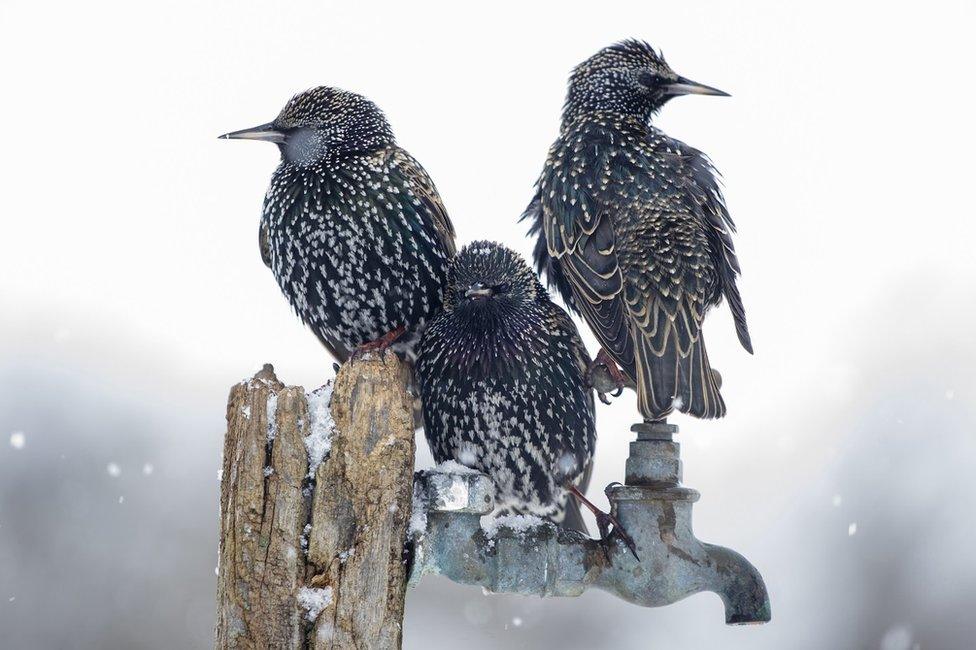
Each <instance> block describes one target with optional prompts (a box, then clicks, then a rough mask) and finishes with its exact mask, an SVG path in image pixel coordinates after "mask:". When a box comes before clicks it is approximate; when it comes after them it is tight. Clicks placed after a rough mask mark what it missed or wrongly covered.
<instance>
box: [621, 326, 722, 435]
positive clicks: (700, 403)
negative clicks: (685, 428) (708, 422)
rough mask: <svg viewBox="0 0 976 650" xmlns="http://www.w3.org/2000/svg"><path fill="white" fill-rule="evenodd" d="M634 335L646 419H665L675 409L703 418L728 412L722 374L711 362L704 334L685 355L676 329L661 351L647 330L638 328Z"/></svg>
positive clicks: (639, 390) (639, 396)
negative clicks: (720, 387)
mask: <svg viewBox="0 0 976 650" xmlns="http://www.w3.org/2000/svg"><path fill="white" fill-rule="evenodd" d="M634 338H635V339H636V341H635V349H636V351H637V354H636V360H637V370H638V373H637V374H638V381H637V406H638V408H639V409H640V412H641V415H642V416H643V417H644V418H645V419H647V420H661V419H663V418H665V417H667V416H668V415H669V414H670V413H671V412H672V411H673V410H674V409H678V410H679V411H681V412H682V413H687V414H688V415H691V416H693V417H696V418H703V419H710V418H720V417H722V416H724V415H725V402H724V400H723V399H722V395H721V393H720V392H719V384H718V376H717V375H716V374H715V373H713V372H712V369H711V366H710V365H709V363H708V354H707V353H706V351H705V341H704V339H703V338H702V337H701V336H699V338H698V340H697V341H693V342H692V343H691V347H690V349H689V351H688V354H687V355H685V356H681V355H680V353H679V350H678V344H677V343H678V342H677V339H676V338H675V334H674V333H672V334H671V337H670V340H669V341H667V343H666V344H665V346H664V350H663V351H662V352H661V353H660V354H658V353H656V352H655V351H654V349H653V345H652V344H651V340H650V339H649V338H648V337H646V336H644V335H643V333H641V332H637V333H636V335H635V337H634Z"/></svg>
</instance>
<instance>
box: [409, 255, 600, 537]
mask: <svg viewBox="0 0 976 650" xmlns="http://www.w3.org/2000/svg"><path fill="white" fill-rule="evenodd" d="M482 287H483V288H482ZM481 293H484V294H485V295H484V296H481V295H479V294H481ZM589 362H590V359H589V355H588V354H587V352H586V348H585V347H584V346H583V343H582V341H581V340H580V337H579V332H578V331H577V329H576V326H575V325H574V324H573V322H572V320H571V319H570V318H569V316H568V314H566V312H565V311H563V310H562V309H561V308H560V307H559V306H557V305H556V304H554V303H553V302H552V300H551V299H550V297H549V294H548V292H547V291H546V290H545V288H544V287H543V286H542V285H541V283H540V282H539V280H538V278H537V276H536V275H535V273H534V272H533V271H532V269H531V268H530V267H529V265H528V264H527V263H526V262H525V261H524V260H523V259H522V258H521V257H520V256H519V255H518V254H517V253H514V252H513V251H511V250H509V249H507V248H505V247H503V246H500V245H498V244H494V243H491V242H475V243H472V244H469V245H468V246H466V247H465V248H464V249H463V250H462V251H461V252H460V253H458V256H457V258H456V259H455V262H454V264H453V265H452V268H451V272H450V281H449V288H448V291H447V294H446V297H445V301H444V311H443V313H441V314H439V315H438V316H437V317H436V318H434V319H433V320H432V321H431V323H430V325H429V327H428V328H427V330H426V332H425V333H424V335H423V337H422V338H421V341H420V344H419V346H418V359H417V376H418V379H419V383H420V387H421V397H422V401H423V409H424V422H425V432H426V436H427V442H428V443H429V444H430V448H431V451H432V452H433V455H434V458H435V460H437V461H438V462H443V461H446V460H454V461H457V462H460V463H461V464H464V465H467V466H469V467H472V468H474V469H478V470H480V471H482V472H484V473H486V474H487V475H488V476H490V477H491V478H492V479H493V480H494V481H495V484H496V486H497V502H498V508H497V509H496V514H499V515H500V514H508V513H512V514H533V515H537V516H541V517H546V518H549V519H551V520H553V521H556V522H561V521H563V520H564V517H565V519H566V525H571V526H573V527H575V528H582V527H583V526H582V520H581V519H580V517H579V509H578V505H577V504H576V502H575V501H573V500H568V499H567V494H568V493H567V491H566V490H565V489H564V488H563V486H564V485H566V483H567V481H568V482H571V483H572V484H574V485H577V486H579V487H580V488H581V489H583V490H585V487H586V486H585V483H586V482H587V481H588V473H589V467H590V461H591V459H592V455H593V449H594V444H595V438H596V432H595V425H594V411H593V394H592V391H591V390H590V389H589V388H588V387H587V385H586V380H585V373H586V369H587V367H588V365H589Z"/></svg>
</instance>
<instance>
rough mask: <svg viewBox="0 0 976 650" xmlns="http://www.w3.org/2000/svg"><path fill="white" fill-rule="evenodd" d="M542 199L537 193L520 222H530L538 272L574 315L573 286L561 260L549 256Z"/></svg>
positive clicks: (533, 253)
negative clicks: (543, 224) (543, 221)
mask: <svg viewBox="0 0 976 650" xmlns="http://www.w3.org/2000/svg"><path fill="white" fill-rule="evenodd" d="M542 220H543V214H542V198H541V196H540V194H539V191H538V190H537V191H536V194H535V196H534V197H533V198H532V201H531V202H529V206H528V207H527V208H525V212H523V213H522V216H521V217H519V221H528V222H529V230H528V232H527V233H526V234H527V235H528V236H529V237H535V246H534V247H533V249H532V260H533V262H534V263H535V269H536V272H538V274H539V275H540V276H543V277H545V279H546V284H547V285H548V286H549V288H550V289H552V288H555V289H556V291H557V292H558V293H559V296H560V298H562V300H563V303H564V304H565V305H566V307H567V308H569V310H570V311H572V312H573V313H577V314H578V313H579V309H578V308H577V307H576V301H575V299H574V298H573V286H572V285H571V284H570V282H569V278H567V277H566V273H565V272H563V269H562V265H561V264H560V263H559V260H557V259H555V258H554V257H552V256H551V255H550V254H549V244H548V242H547V240H546V231H545V229H544V228H543V227H542Z"/></svg>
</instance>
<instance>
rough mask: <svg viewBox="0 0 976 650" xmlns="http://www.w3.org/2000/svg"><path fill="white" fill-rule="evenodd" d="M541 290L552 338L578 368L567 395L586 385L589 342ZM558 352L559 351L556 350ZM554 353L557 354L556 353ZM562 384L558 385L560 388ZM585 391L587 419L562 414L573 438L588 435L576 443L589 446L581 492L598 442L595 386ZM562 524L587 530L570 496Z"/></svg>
mask: <svg viewBox="0 0 976 650" xmlns="http://www.w3.org/2000/svg"><path fill="white" fill-rule="evenodd" d="M539 290H540V291H541V292H542V293H541V294H540V302H541V303H543V304H542V307H543V309H544V310H545V311H546V312H547V317H548V318H549V320H550V322H551V328H552V331H553V332H555V333H556V336H554V337H553V338H552V341H553V343H554V344H556V345H559V344H560V342H566V344H567V345H568V346H569V351H570V355H571V356H572V359H573V362H574V363H575V365H576V368H577V370H578V371H579V375H578V377H575V378H573V379H574V380H573V381H572V382H571V384H572V385H565V386H563V387H562V389H564V390H566V391H567V392H566V395H567V396H568V395H569V391H572V390H574V389H575V388H577V387H579V386H584V387H585V378H586V374H587V372H588V371H589V368H590V361H591V359H590V353H589V352H588V351H587V349H586V346H585V345H584V344H583V339H582V338H580V335H579V330H578V329H577V327H576V324H575V323H574V322H573V319H572V318H570V316H569V314H567V313H566V312H565V311H563V310H562V309H561V308H560V307H559V306H558V305H556V304H555V303H553V302H552V301H551V300H550V299H549V294H548V293H546V292H545V290H544V289H543V288H542V287H539ZM557 353H558V352H557ZM553 356H555V355H553ZM552 379H553V380H554V381H555V380H557V379H558V378H557V377H555V376H553V377H552ZM558 388H559V387H557V389H558ZM584 390H585V391H586V401H587V405H588V409H589V418H588V421H583V420H581V419H580V418H578V417H577V416H576V415H577V414H576V413H575V411H574V410H573V409H569V410H567V411H566V412H565V413H564V414H563V417H564V418H565V419H564V421H563V426H564V427H566V428H567V429H570V432H567V433H566V434H564V435H565V436H566V437H568V438H573V437H574V433H575V435H576V436H578V435H580V434H583V435H585V436H586V437H587V440H586V442H585V444H577V445H574V447H575V449H576V450H577V451H580V450H583V449H586V450H590V453H589V454H588V456H589V457H588V458H587V457H583V456H580V455H579V454H576V457H577V459H578V462H582V463H584V466H583V471H582V473H581V474H579V476H578V477H577V478H576V480H575V481H574V484H575V485H576V487H577V488H579V490H580V492H583V493H584V494H585V493H586V490H587V488H588V487H589V485H590V476H591V475H592V473H593V458H592V449H593V448H594V446H595V444H596V422H595V418H596V404H595V401H594V399H593V390H592V389H591V388H589V387H585V388H584ZM562 525H563V526H564V527H565V528H569V529H571V530H578V531H580V532H581V533H583V534H587V530H586V523H585V522H584V521H583V515H582V512H581V511H580V506H579V503H578V502H577V500H576V499H575V498H574V497H572V496H570V497H568V498H567V500H566V513H565V515H564V517H563V520H562Z"/></svg>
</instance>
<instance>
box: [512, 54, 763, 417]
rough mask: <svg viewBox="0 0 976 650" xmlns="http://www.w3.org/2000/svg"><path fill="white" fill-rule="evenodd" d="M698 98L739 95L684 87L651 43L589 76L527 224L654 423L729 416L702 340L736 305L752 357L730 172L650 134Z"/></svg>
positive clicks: (575, 85)
mask: <svg viewBox="0 0 976 650" xmlns="http://www.w3.org/2000/svg"><path fill="white" fill-rule="evenodd" d="M686 94H698V95H723V96H727V95H726V93H724V92H722V91H720V90H717V89H715V88H710V87H708V86H705V85H702V84H699V83H695V82H693V81H690V80H689V79H685V78H684V77H681V76H678V75H677V74H675V73H674V72H673V71H672V70H671V68H670V67H669V66H668V64H667V63H666V62H665V60H664V57H663V56H662V55H661V54H659V53H657V52H655V51H654V49H653V48H652V47H651V46H650V45H648V44H647V43H644V42H641V41H635V40H629V41H624V42H622V43H618V44H616V45H612V46H610V47H607V48H604V49H603V50H600V51H599V52H598V53H596V54H595V55H593V56H592V57H590V58H589V59H587V60H586V61H584V62H583V63H582V64H580V65H579V66H577V67H576V68H575V69H574V70H573V72H572V74H571V75H570V79H569V92H568V95H567V99H566V104H565V106H564V108H563V115H562V126H561V128H560V132H559V137H558V138H557V139H556V142H555V143H554V144H553V145H552V147H551V148H550V150H549V156H548V158H547V160H546V164H545V167H544V169H543V172H542V175H541V177H540V178H539V181H538V183H537V186H536V189H537V193H536V196H535V198H534V199H533V200H532V202H531V203H530V204H529V207H528V209H527V210H526V213H525V214H524V215H523V217H522V218H523V219H529V220H530V221H531V222H532V227H531V229H530V231H529V232H530V234H536V235H538V240H537V241H536V247H535V262H536V265H537V266H538V268H539V270H540V272H545V273H546V275H547V278H548V281H549V283H550V285H555V286H556V287H557V288H558V290H559V291H560V293H561V295H562V296H563V298H564V300H565V301H566V303H567V304H568V305H570V306H572V307H573V308H574V309H576V310H578V311H579V312H581V313H582V314H583V317H584V318H585V319H586V321H587V323H588V324H589V325H590V327H591V328H592V330H593V332H594V334H595V335H596V337H597V339H598V340H599V342H600V343H601V345H602V346H603V349H602V350H601V351H600V354H599V355H597V360H598V361H600V362H606V363H608V364H609V365H610V366H613V368H614V370H616V371H618V372H619V371H622V373H623V374H622V375H621V376H619V381H620V383H621V384H623V383H624V382H625V381H629V382H632V383H636V386H637V394H638V406H639V408H640V412H641V415H643V417H644V418H645V419H647V420H652V421H654V420H662V419H664V418H666V417H667V415H668V414H669V413H671V412H672V410H673V409H675V408H676V409H678V410H679V411H682V412H685V413H688V414H689V415H693V416H695V417H699V418H716V417H721V416H723V415H724V414H725V403H724V401H723V400H722V396H721V395H720V394H719V381H720V378H719V376H718V374H717V373H715V372H714V371H712V369H711V367H710V365H709V362H708V355H707V354H706V352H705V342H704V339H703V338H702V333H701V325H702V319H703V318H704V316H705V312H706V310H707V309H708V308H709V307H711V306H712V305H717V304H718V303H719V302H720V301H721V300H722V297H723V296H724V297H725V298H726V299H727V300H728V303H729V307H730V308H731V310H732V315H733V317H734V319H735V326H736V330H737V332H738V336H739V341H740V342H741V343H742V346H743V347H744V348H745V349H746V350H747V351H749V352H750V353H751V352H752V343H751V342H750V339H749V332H748V329H747V328H746V318H745V310H744V308H743V306H742V299H741V298H740V297H739V290H738V289H737V288H736V284H735V281H736V275H737V274H738V273H739V263H738V261H737V259H736V256H735V249H734V248H733V245H732V237H731V233H732V232H734V231H735V225H734V224H733V222H732V219H731V218H730V217H729V214H728V211H727V210H726V208H725V202H724V199H723V198H722V194H721V191H720V189H719V185H718V181H717V179H716V175H717V173H716V172H715V170H714V168H713V167H712V164H711V161H709V159H708V158H707V157H706V156H705V155H704V154H703V153H702V152H700V151H698V150H697V149H693V148H692V147H689V146H688V145H686V144H684V143H683V142H679V141H678V140H675V139H673V138H669V137H668V136H667V135H665V134H664V133H662V132H661V131H659V130H658V129H656V128H654V127H653V126H651V124H650V120H651V117H652V116H653V115H654V114H655V113H656V112H657V111H658V110H660V108H661V107H662V106H664V104H665V103H666V102H667V101H668V100H670V99H671V98H672V97H677V96H679V95H686ZM608 357H609V358H608ZM612 362H615V363H612ZM617 364H619V366H620V368H619V369H617V368H616V365H617Z"/></svg>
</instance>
